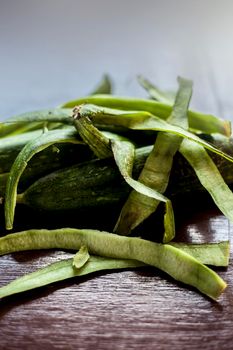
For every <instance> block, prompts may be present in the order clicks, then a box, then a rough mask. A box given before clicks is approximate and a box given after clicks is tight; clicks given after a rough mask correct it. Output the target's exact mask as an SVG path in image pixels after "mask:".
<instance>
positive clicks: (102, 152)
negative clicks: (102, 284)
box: [74, 108, 175, 238]
mask: <svg viewBox="0 0 233 350" xmlns="http://www.w3.org/2000/svg"><path fill="white" fill-rule="evenodd" d="M74 124H75V126H76V128H77V130H78V131H79V134H80V136H81V137H82V138H83V140H84V141H85V142H87V144H88V145H89V146H90V148H91V149H92V150H93V152H94V153H95V154H96V156H97V157H99V158H108V157H110V156H112V155H113V156H114V159H115V161H116V164H117V166H118V169H119V171H120V173H121V175H122V176H123V178H124V179H125V181H126V182H127V184H128V185H129V186H131V187H132V188H133V189H134V190H135V191H136V193H137V194H141V195H143V196H144V197H146V198H149V199H151V198H152V199H154V200H158V201H162V202H164V203H165V208H166V210H165V215H164V228H165V235H166V237H172V238H173V237H174V234H175V222H174V214H173V209H172V204H171V201H170V200H169V199H168V198H166V197H165V196H164V195H162V194H161V193H160V192H158V191H157V190H156V189H155V188H151V187H149V186H147V184H146V183H142V182H139V181H136V180H134V179H133V178H132V170H133V163H134V156H135V148H134V145H133V144H132V143H131V142H130V141H129V140H124V139H116V138H114V139H112V138H111V135H110V138H108V137H107V136H106V134H105V135H104V134H103V133H102V132H101V131H99V130H98V129H97V128H96V127H95V126H94V125H93V124H92V123H91V121H90V120H89V119H87V117H85V116H80V115H79V108H77V110H76V109H74ZM149 199H148V200H149ZM140 209H141V208H140ZM123 234H124V232H123Z"/></svg>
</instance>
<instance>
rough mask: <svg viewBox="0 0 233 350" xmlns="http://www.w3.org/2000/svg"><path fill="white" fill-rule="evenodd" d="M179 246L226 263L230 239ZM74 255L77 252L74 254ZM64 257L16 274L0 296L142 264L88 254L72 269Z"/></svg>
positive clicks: (209, 260) (205, 258) (207, 259)
mask: <svg viewBox="0 0 233 350" xmlns="http://www.w3.org/2000/svg"><path fill="white" fill-rule="evenodd" d="M172 245H173V246H175V247H176V248H179V249H181V250H183V251H185V252H187V253H188V254H190V255H192V256H193V257H195V258H196V259H197V260H199V261H200V262H202V263H204V264H209V265H216V266H227V265H228V261H229V250H230V249H229V248H230V244H229V242H220V243H212V244H184V243H172ZM75 256H76V255H75ZM75 256H74V258H73V259H66V260H63V261H59V262H55V263H52V264H50V265H49V266H46V267H44V268H40V269H39V270H37V271H35V272H32V273H30V274H27V275H25V276H23V277H19V278H17V279H16V280H14V281H13V282H10V283H9V284H7V285H6V286H3V287H1V288H0V298H3V297H6V296H9V295H12V294H16V293H20V292H25V291H27V290H31V289H35V288H38V287H42V286H45V285H48V284H51V283H54V282H58V281H63V280H66V279H69V278H73V277H77V276H84V275H86V274H90V273H93V272H96V271H103V270H110V269H128V268H130V269H131V268H137V267H141V266H145V264H144V263H142V262H140V261H137V260H129V259H125V260H123V259H112V258H106V257H104V258H103V257H99V256H90V257H89V259H88V261H87V262H86V263H85V264H83V266H82V267H81V268H80V267H79V268H78V269H77V268H76V269H74V267H73V265H74V259H75Z"/></svg>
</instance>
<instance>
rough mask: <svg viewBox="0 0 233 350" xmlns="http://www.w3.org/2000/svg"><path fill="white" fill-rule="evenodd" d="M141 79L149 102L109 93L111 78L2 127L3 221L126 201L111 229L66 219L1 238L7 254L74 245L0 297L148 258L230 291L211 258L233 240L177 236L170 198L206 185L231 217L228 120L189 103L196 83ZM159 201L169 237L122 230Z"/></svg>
mask: <svg viewBox="0 0 233 350" xmlns="http://www.w3.org/2000/svg"><path fill="white" fill-rule="evenodd" d="M139 82H140V84H141V85H142V86H143V87H144V88H145V89H146V90H147V91H148V93H149V95H150V99H139V98H128V97H115V96H112V95H110V93H111V82H110V80H109V78H108V77H107V76H104V78H103V80H102V81H101V83H100V85H99V87H98V88H97V89H96V90H95V91H94V92H93V93H92V94H91V95H90V96H87V97H85V98H80V99H77V100H74V101H70V102H67V103H65V104H63V105H61V106H60V107H57V108H55V109H51V110H42V111H36V112H30V113H25V114H22V115H19V116H16V117H12V118H10V119H9V120H7V121H6V122H5V123H2V124H1V126H0V137H1V140H0V170H1V174H0V195H1V202H2V203H3V205H4V212H5V227H6V229H7V230H11V229H12V228H13V226H14V216H15V210H17V208H16V206H17V203H20V204H21V203H23V204H24V205H27V206H30V207H32V208H34V209H35V210H40V211H41V210H44V211H57V212H58V213H59V212H60V211H61V210H69V209H72V210H76V212H77V215H78V213H80V210H83V208H88V209H90V213H91V209H95V208H98V207H107V206H109V205H116V204H119V203H121V204H122V207H121V210H120V212H119V213H118V219H117V221H116V222H115V226H114V227H112V232H114V233H110V232H104V231H98V230H94V229H93V228H92V227H90V229H80V228H63V227H62V228H57V229H56V230H47V229H41V230H36V229H30V230H28V231H23V232H18V233H10V234H8V235H5V236H3V237H2V238H0V255H3V254H8V253H13V252H17V251H25V250H32V249H53V248H59V249H68V250H75V251H78V252H77V253H76V254H75V255H74V258H73V259H68V260H66V261H62V262H57V263H55V264H52V265H50V266H48V267H46V268H44V269H40V270H38V271H36V272H34V273H32V274H29V275H26V276H24V277H21V278H19V279H17V280H15V281H13V282H11V283H10V284H9V285H7V286H4V287H1V288H0V297H5V296H8V295H11V294H15V293H18V292H22V291H25V290H29V289H33V288H36V287H39V286H44V285H47V284H49V283H52V282H55V281H59V280H63V279H66V278H71V277H75V276H80V275H84V274H89V273H91V272H94V271H99V270H105V269H119V268H136V267H140V266H145V265H151V266H155V267H156V268H159V269H161V270H162V271H165V272H166V273H167V274H169V275H170V276H172V277H173V278H174V279H176V280H178V281H181V282H183V283H185V284H188V285H191V286H193V287H195V288H197V289H198V290H199V291H201V292H202V293H203V294H205V295H207V296H208V297H210V298H212V299H217V298H218V297H219V296H220V294H221V293H222V291H223V290H224V289H225V288H226V283H225V282H224V281H223V280H222V279H221V277H219V276H218V275H217V273H216V272H214V271H213V270H211V269H210V268H209V267H207V266H206V264H207V265H216V266H227V265H228V262H229V241H228V240H226V241H224V242H219V243H209V244H199V245H198V244H185V243H175V242H171V241H172V240H173V239H174V238H175V233H176V232H175V217H174V212H173V205H172V198H173V196H174V195H176V194H178V193H180V192H183V191H184V182H185V181H186V183H187V179H188V181H189V183H190V184H191V190H193V189H195V188H198V187H203V188H204V189H206V190H207V191H208V192H209V194H210V195H211V197H212V199H213V200H214V202H215V203H216V205H217V206H218V208H219V209H220V210H221V211H222V213H223V214H224V215H225V216H226V217H227V218H228V219H229V220H231V221H233V204H232V203H233V194H232V192H231V190H230V189H229V187H228V185H227V183H232V182H233V176H232V170H233V165H232V162H233V149H232V145H231V139H230V135H231V126H230V123H229V122H228V121H224V120H221V119H219V118H217V117H215V116H212V115H205V114H202V113H199V112H194V111H191V110H189V103H190V99H191V96H192V82H191V81H190V80H187V79H184V78H181V77H179V78H178V85H179V87H178V91H177V93H176V94H175V95H174V96H173V95H171V94H167V93H166V92H163V91H160V90H159V89H158V88H157V87H156V86H154V85H153V84H151V83H150V82H149V81H147V80H146V79H144V78H143V77H139ZM206 140H208V141H206ZM220 171H221V173H220ZM181 174H182V176H181ZM184 179H185V180H184ZM198 180H199V181H198ZM225 180H226V182H225ZM186 187H187V186H186ZM188 190H190V188H189V189H188ZM160 203H162V204H163V205H164V216H163V227H164V230H163V237H162V242H158V239H159V237H158V236H157V233H156V232H157V230H156V228H152V229H153V231H154V241H155V242H152V241H148V240H145V239H143V238H138V237H126V236H129V235H132V234H134V233H135V228H136V227H137V226H138V225H141V224H142V223H143V222H144V221H145V220H147V218H148V217H150V216H151V215H152V214H153V213H154V212H155V211H156V209H157V208H158V206H159V204H160ZM89 222H90V223H91V219H90V220H89ZM90 226H91V224H90ZM156 242H157V243H156Z"/></svg>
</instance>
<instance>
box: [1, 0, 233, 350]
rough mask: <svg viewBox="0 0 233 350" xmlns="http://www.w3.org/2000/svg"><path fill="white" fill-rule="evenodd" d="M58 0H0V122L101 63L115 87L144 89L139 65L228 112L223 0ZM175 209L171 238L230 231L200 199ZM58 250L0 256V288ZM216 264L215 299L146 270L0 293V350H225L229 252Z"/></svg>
mask: <svg viewBox="0 0 233 350" xmlns="http://www.w3.org/2000/svg"><path fill="white" fill-rule="evenodd" d="M68 3H69V6H68V5H67V4H68ZM68 3H67V2H65V1H53V0H50V1H40V2H30V1H27V0H22V1H20V2H16V1H12V0H9V1H0V29H1V30H0V43H1V55H0V77H1V86H0V96H1V97H0V101H1V103H0V114H1V118H2V119H4V118H5V117H7V116H10V115H12V114H15V113H19V112H23V111H26V110H31V109H38V108H45V107H50V106H56V105H57V104H59V103H61V102H62V101H65V100H67V99H69V98H73V97H76V96H78V95H82V94H84V93H86V92H88V91H89V90H91V89H92V87H93V84H95V82H97V80H98V78H99V77H100V75H101V74H102V72H106V71H107V72H109V73H110V74H111V75H112V77H113V78H115V81H116V91H117V93H119V94H120V93H124V94H126V93H128V94H131V95H132V94H136V95H143V91H142V90H141V89H140V88H139V87H137V84H136V81H135V76H136V74H138V73H143V74H145V75H146V76H147V77H150V78H151V80H154V81H156V82H157V83H158V84H159V85H160V86H162V87H167V88H174V87H175V86H176V85H175V78H176V76H177V75H178V74H180V75H183V76H186V77H190V78H192V79H194V96H193V100H192V106H193V107H195V108H197V109H201V110H203V111H209V112H212V113H215V114H217V115H221V116H223V117H227V118H230V119H232V120H233V117H232V114H231V113H232V110H233V102H232V86H233V69H232V60H233V51H232V49H231V38H232V34H233V30H232V22H231V13H232V10H233V6H232V5H231V2H230V1H222V2H221V4H220V2H215V1H209V0H208V1H205V2H204V4H203V2H201V1H195V2H194V1H193V2H192V1H188V2H186V1H182V0H181V1H168V0H166V1H163V4H161V2H159V1H145V2H144V1H143V2H140V1H130V0H127V1H124V2H121V1H119V2H113V1H104V0H101V1H97V2H95V4H93V2H92V1H90V0H88V1H85V2H84V1H69V2H68ZM120 4H123V5H122V6H120ZM176 214H177V232H178V239H183V240H187V241H194V242H201V241H209V240H210V241H218V240H221V239H228V238H230V237H231V238H232V235H233V230H232V227H231V226H230V224H229V223H228V221H227V220H226V219H225V218H224V217H223V216H222V215H221V214H220V213H219V212H218V210H216V209H215V207H214V206H213V205H212V204H211V201H208V200H206V199H203V200H202V199H201V200H200V201H199V202H193V201H192V200H191V199H189V200H188V201H187V202H186V203H185V206H184V207H181V206H180V207H178V208H177V209H176ZM18 216H20V215H19V213H18ZM28 220H29V218H26V219H22V222H21V225H22V227H23V226H24V225H25V226H26V225H27V224H28ZM89 222H90V225H92V222H91V219H89ZM40 224H41V225H43V224H44V223H43V222H41V223H40ZM45 225H46V222H45ZM150 230H154V227H152V226H151V227H150ZM1 232H2V234H4V231H3V229H2V230H1ZM231 250H232V249H231ZM68 255H69V254H68V253H66V252H61V251H60V252H55V251H51V252H41V253H39V252H36V253H35V252H34V253H18V254H14V255H9V256H5V257H1V258H0V285H1V286H2V285H4V284H6V283H8V282H9V281H11V280H13V279H14V278H16V277H18V276H21V275H23V274H24V273H27V272H30V271H33V270H35V269H36V268H38V267H40V266H45V265H46V264H48V263H50V262H51V261H55V260H59V259H60V258H65V257H67V256H68ZM216 270H217V271H218V272H219V274H220V275H221V276H222V277H223V278H224V279H225V280H226V281H227V283H228V288H227V289H226V292H225V293H224V294H223V296H222V297H221V298H220V299H219V301H218V302H212V301H210V300H209V299H207V298H205V297H203V296H202V295H201V294H199V293H198V292H196V291H194V290H192V289H190V288H186V287H185V286H184V285H181V284H180V283H176V282H175V281H173V280H172V279H171V278H169V277H168V276H166V275H165V274H164V273H161V272H160V271H158V270H155V269H152V268H147V269H142V270H140V271H124V272H114V273H97V274H94V275H93V276H92V277H90V278H89V277H88V278H80V279H78V278H77V279H74V280H71V281H69V282H62V283H58V284H54V285H52V286H48V287H44V288H41V289H39V290H37V291H32V292H27V293H23V294H21V295H18V296H15V297H10V298H7V299H5V300H2V301H0V349H42V348H43V349H93V348H94V349H171V348H172V349H177V350H178V349H179V350H180V349H232V347H233V345H232V329H233V263H232V259H231V262H230V266H229V268H228V269H216Z"/></svg>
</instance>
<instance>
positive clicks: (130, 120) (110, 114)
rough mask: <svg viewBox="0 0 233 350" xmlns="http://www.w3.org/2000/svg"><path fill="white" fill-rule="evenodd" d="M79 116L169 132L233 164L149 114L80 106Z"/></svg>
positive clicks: (104, 122)
mask: <svg viewBox="0 0 233 350" xmlns="http://www.w3.org/2000/svg"><path fill="white" fill-rule="evenodd" d="M79 114H80V116H84V117H89V118H90V119H91V120H92V121H93V123H94V124H103V125H116V126H122V127H125V128H128V129H132V130H147V131H149V130H150V131H165V132H169V133H172V134H175V135H178V136H182V137H183V138H187V139H189V140H192V141H194V142H197V143H198V144H200V145H202V146H203V147H205V148H206V149H208V150H210V151H212V152H214V153H217V154H219V155H220V156H222V157H224V158H226V159H228V160H230V161H231V162H232V161H233V157H231V156H230V155H228V154H226V153H224V152H223V151H221V150H220V149H218V148H216V147H214V146H213V145H211V144H210V143H208V142H206V141H204V140H203V139H201V138H200V137H198V136H197V135H195V134H193V133H191V132H189V131H187V130H184V129H183V128H181V127H179V126H176V125H172V124H170V123H168V122H166V121H165V120H162V119H160V118H157V117H155V116H154V115H152V114H150V113H148V112H131V113H129V114H126V113H125V112H122V111H119V110H115V109H111V108H105V107H98V106H95V105H82V106H79Z"/></svg>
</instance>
